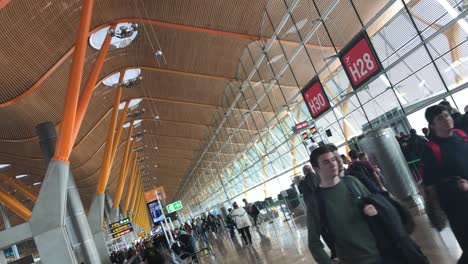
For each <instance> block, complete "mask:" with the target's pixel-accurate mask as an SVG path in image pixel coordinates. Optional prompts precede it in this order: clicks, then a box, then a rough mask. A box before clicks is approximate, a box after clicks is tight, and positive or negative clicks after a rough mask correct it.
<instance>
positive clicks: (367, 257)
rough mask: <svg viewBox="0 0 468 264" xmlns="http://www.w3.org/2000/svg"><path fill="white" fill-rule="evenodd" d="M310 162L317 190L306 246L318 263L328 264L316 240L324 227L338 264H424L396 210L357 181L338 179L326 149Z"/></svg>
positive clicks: (333, 156)
mask: <svg viewBox="0 0 468 264" xmlns="http://www.w3.org/2000/svg"><path fill="white" fill-rule="evenodd" d="M310 162H311V164H312V166H313V167H314V170H315V172H316V173H317V174H318V175H319V176H320V180H321V181H320V186H319V188H318V189H317V191H316V192H315V194H316V195H315V199H311V200H310V208H311V209H310V210H309V208H308V210H307V231H308V246H309V250H310V251H311V253H312V255H313V257H314V258H315V260H316V261H317V262H318V263H319V264H322V263H331V260H330V258H329V257H328V255H327V254H326V253H325V251H324V249H323V244H322V243H321V241H320V230H321V228H322V226H324V225H325V226H327V228H328V230H329V232H330V234H331V235H332V236H333V241H334V244H335V248H336V252H337V255H338V258H339V260H340V262H343V263H349V264H379V263H384V264H390V263H391V264H397V263H398V264H410V263H411V264H425V263H428V261H427V258H426V257H425V256H424V255H423V254H422V252H421V251H420V249H419V247H418V246H417V245H416V243H414V242H413V241H412V239H411V238H410V236H409V235H408V233H407V232H406V230H405V228H404V226H403V224H402V221H401V219H400V215H399V213H398V211H397V209H396V208H395V207H394V206H393V205H392V204H391V203H390V202H389V201H388V200H387V199H386V198H385V197H383V196H382V195H380V194H379V193H375V194H371V193H370V192H369V190H368V189H367V188H366V187H364V185H362V184H361V183H360V182H359V181H358V180H357V179H355V178H354V177H351V176H344V177H340V176H339V174H340V172H339V165H338V162H337V155H336V154H335V153H334V151H333V149H332V148H331V147H330V146H327V145H326V146H322V147H319V148H317V149H315V150H314V151H313V152H312V154H311V156H310Z"/></svg>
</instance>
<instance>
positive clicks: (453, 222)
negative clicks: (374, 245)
mask: <svg viewBox="0 0 468 264" xmlns="http://www.w3.org/2000/svg"><path fill="white" fill-rule="evenodd" d="M425 117H426V120H427V122H428V123H429V127H430V129H431V135H432V136H431V139H430V141H429V142H428V143H427V144H426V148H425V149H424V152H423V156H422V175H423V183H424V185H425V190H426V200H427V201H428V202H430V203H432V202H437V201H438V202H439V203H440V206H441V208H442V210H443V211H444V212H445V214H446V215H447V218H448V220H449V222H450V226H451V228H452V231H453V233H454V235H455V237H456V238H457V241H458V243H459V244H460V247H461V249H462V250H463V254H462V256H461V258H460V260H459V261H458V263H463V264H464V263H468V255H467V254H468V137H467V135H466V133H464V132H463V131H462V130H458V129H453V128H454V120H453V118H452V117H451V115H450V112H449V109H447V108H446V107H445V106H442V105H435V106H431V107H429V108H427V109H426V113H425ZM433 224H434V223H433Z"/></svg>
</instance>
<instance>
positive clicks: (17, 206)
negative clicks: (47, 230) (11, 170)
mask: <svg viewBox="0 0 468 264" xmlns="http://www.w3.org/2000/svg"><path fill="white" fill-rule="evenodd" d="M0 202H2V203H3V204H4V205H5V206H6V207H8V208H10V210H11V211H13V212H14V213H15V214H17V215H18V216H20V217H21V218H23V219H24V220H26V221H28V220H29V219H30V218H31V216H32V212H31V210H29V209H28V208H27V207H26V206H24V205H23V204H22V203H21V202H19V201H18V200H16V199H15V198H13V197H11V196H10V195H9V194H8V193H7V192H5V190H3V188H2V189H0Z"/></svg>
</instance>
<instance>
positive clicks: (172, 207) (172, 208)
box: [166, 201, 182, 214]
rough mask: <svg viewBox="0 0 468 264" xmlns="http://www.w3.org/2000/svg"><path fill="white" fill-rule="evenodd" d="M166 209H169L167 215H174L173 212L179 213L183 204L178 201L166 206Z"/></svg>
mask: <svg viewBox="0 0 468 264" xmlns="http://www.w3.org/2000/svg"><path fill="white" fill-rule="evenodd" d="M166 209H167V213H169V214H170V213H172V212H175V211H178V210H180V209H182V202H181V201H177V202H175V203H171V204H168V205H167V206H166Z"/></svg>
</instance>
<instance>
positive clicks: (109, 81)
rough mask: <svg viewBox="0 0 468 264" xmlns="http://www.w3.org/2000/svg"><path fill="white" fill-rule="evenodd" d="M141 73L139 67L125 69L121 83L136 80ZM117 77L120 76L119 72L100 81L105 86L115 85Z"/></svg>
mask: <svg viewBox="0 0 468 264" xmlns="http://www.w3.org/2000/svg"><path fill="white" fill-rule="evenodd" d="M140 74H141V69H140V68H133V69H127V70H125V74H124V78H123V83H126V82H129V81H132V80H136V79H137V78H138V77H139V76H140ZM119 78H120V72H116V73H114V74H112V75H110V76H108V77H106V78H105V79H104V80H103V81H102V83H103V84H104V85H105V86H109V87H112V86H116V85H117V84H118V83H119Z"/></svg>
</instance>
